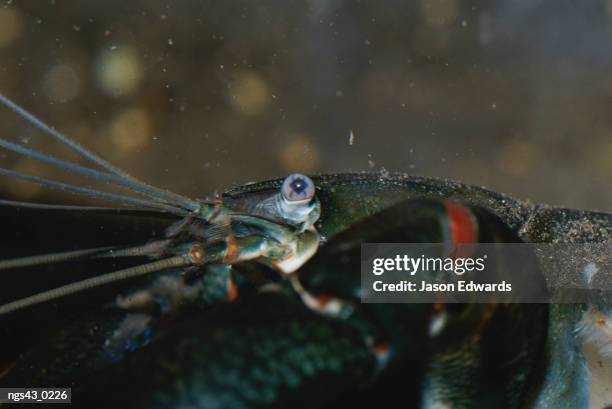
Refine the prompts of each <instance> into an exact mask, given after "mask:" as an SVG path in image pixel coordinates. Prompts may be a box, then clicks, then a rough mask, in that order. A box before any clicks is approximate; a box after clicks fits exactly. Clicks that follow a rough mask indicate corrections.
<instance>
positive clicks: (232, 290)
mask: <svg viewBox="0 0 612 409" xmlns="http://www.w3.org/2000/svg"><path fill="white" fill-rule="evenodd" d="M237 298H238V287H237V286H236V284H235V283H234V281H233V280H231V279H230V280H229V283H228V285H227V301H229V302H232V301H234V300H236V299H237Z"/></svg>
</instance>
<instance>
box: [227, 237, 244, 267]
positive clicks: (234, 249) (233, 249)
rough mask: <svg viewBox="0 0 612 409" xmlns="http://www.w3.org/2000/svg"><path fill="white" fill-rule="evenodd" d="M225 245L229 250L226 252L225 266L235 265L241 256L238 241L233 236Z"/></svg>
mask: <svg viewBox="0 0 612 409" xmlns="http://www.w3.org/2000/svg"><path fill="white" fill-rule="evenodd" d="M225 244H226V245H227V249H226V250H225V257H223V262H224V263H225V264H233V263H234V262H235V261H236V260H237V259H238V256H239V255H240V248H239V247H238V243H236V239H235V238H234V237H232V236H229V237H228V238H227V240H226V241H225Z"/></svg>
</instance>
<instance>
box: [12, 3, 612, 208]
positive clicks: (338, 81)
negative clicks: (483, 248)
mask: <svg viewBox="0 0 612 409" xmlns="http://www.w3.org/2000/svg"><path fill="white" fill-rule="evenodd" d="M0 92H2V93H4V94H6V95H8V96H9V97H11V98H13V99H14V100H16V101H17V102H19V103H20V104H22V105H23V106H25V107H26V108H27V109H29V110H31V111H32V112H34V113H35V114H37V115H39V116H40V117H42V118H43V119H45V120H46V121H48V122H50V123H51V124H53V125H54V126H56V127H57V128H58V129H60V130H62V131H64V132H65V133H66V134H68V135H70V136H72V137H73V138H75V139H77V140H78V141H80V142H81V143H82V144H84V145H86V146H88V147H90V148H92V149H94V150H95V151H97V152H99V153H100V154H102V155H103V156H104V157H106V158H108V159H110V160H111V161H112V162H114V163H115V164H117V165H119V166H121V167H123V168H125V169H126V170H128V171H130V172H131V173H133V174H134V175H136V176H138V177H140V178H143V179H145V180H147V181H150V182H152V183H154V184H157V185H161V186H164V187H167V188H170V189H172V190H174V191H177V192H180V193H185V194H189V195H192V196H198V197H202V196H206V195H207V194H210V193H212V192H214V191H221V190H223V189H224V188H225V187H228V186H230V185H235V184H241V183H244V182H247V181H254V180H261V179H267V178H271V177H278V176H283V175H285V174H287V173H289V172H294V171H300V172H307V173H312V172H331V171H376V172H383V173H384V172H386V171H400V172H406V173H409V174H419V175H428V176H442V177H449V178H453V179H456V180H460V181H463V182H466V183H471V184H476V185H486V186H487V187H490V188H492V189H494V190H498V191H503V192H506V193H509V194H512V195H514V196H516V197H519V198H524V199H531V200H533V201H537V202H547V203H551V204H557V205H566V206H572V207H579V208H599V209H601V210H607V211H610V210H611V207H610V203H612V189H611V180H612V178H611V177H612V115H611V114H612V1H593V0H588V1H582V2H580V3H576V2H573V1H556V0H546V1H544V0H540V1H527V0H521V1H512V2H499V3H495V4H493V3H491V2H485V1H461V0H445V1H438V0H435V1H434V0H420V1H414V2H405V1H384V2H379V1H362V2H359V1H339V2H328V1H324V0H310V1H276V2H252V1H246V0H245V1H232V2H214V1H181V2H170V1H156V0H148V1H144V0H143V1H129V2H128V1H119V0H105V1H84V0H80V1H66V0H64V1H50V0H44V1H40V0H26V1H7V0H2V2H1V3H0ZM351 133H352V135H353V137H351ZM0 134H1V135H2V137H5V138H8V139H10V140H13V141H18V142H21V143H25V144H27V145H28V146H29V147H31V148H35V149H39V150H44V151H46V152H50V153H53V154H54V155H58V156H62V157H68V158H72V159H74V158H75V157H74V155H72V154H70V153H69V152H66V151H65V149H63V148H61V147H59V146H58V145H57V144H51V143H49V141H48V139H46V138H44V137H43V136H42V135H41V134H39V133H38V132H36V131H34V130H33V129H32V128H30V127H27V126H24V124H23V122H20V121H19V120H18V119H17V117H16V116H15V115H12V114H9V113H8V112H6V111H5V110H2V111H0ZM0 163H1V166H6V167H10V168H13V169H17V170H20V171H23V172H28V173H34V174H38V175H45V176H52V177H63V175H62V174H61V173H59V172H57V171H55V170H53V169H51V168H48V167H44V166H42V165H40V164H38V163H36V162H33V161H30V160H24V159H20V158H17V157H15V156H13V155H10V154H5V153H0ZM67 180H76V179H72V178H70V177H68V179H67ZM78 180H82V179H78ZM0 194H1V196H2V197H11V198H17V199H22V200H31V201H34V200H39V201H56V202H57V201H58V200H61V201H62V202H66V201H68V200H77V199H76V198H74V197H72V196H62V197H58V194H57V193H49V191H47V190H45V189H42V188H38V187H35V186H34V187H33V186H31V185H25V184H20V183H16V182H13V181H10V180H7V179H3V180H2V181H1V182H0Z"/></svg>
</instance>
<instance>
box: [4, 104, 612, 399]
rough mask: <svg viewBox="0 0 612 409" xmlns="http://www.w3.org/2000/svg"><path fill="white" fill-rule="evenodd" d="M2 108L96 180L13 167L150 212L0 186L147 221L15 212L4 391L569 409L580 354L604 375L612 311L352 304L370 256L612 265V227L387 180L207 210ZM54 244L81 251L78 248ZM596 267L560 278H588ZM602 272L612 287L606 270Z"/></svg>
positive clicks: (605, 221) (485, 195) (444, 184)
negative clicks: (588, 246) (529, 253)
mask: <svg viewBox="0 0 612 409" xmlns="http://www.w3.org/2000/svg"><path fill="white" fill-rule="evenodd" d="M1 100H2V102H3V104H4V105H5V106H8V107H9V108H12V109H13V110H14V111H16V112H18V113H19V114H21V115H22V116H23V117H24V118H26V119H27V120H29V122H30V123H32V124H34V125H36V126H38V127H39V128H41V129H42V130H44V131H45V132H47V133H48V134H51V135H52V136H54V137H56V139H59V140H60V141H61V142H63V143H64V144H66V145H68V146H70V147H72V148H73V149H76V150H77V151H78V152H79V153H81V154H82V155H83V156H84V157H85V158H87V159H89V160H90V161H92V162H94V163H96V164H97V165H98V166H99V167H101V169H102V170H101V171H98V170H94V169H91V168H85V167H81V166H76V165H73V164H71V163H67V162H63V161H60V160H58V159H55V158H52V157H49V156H46V155H43V154H39V153H37V152H34V151H31V150H29V149H26V148H24V147H23V146H19V145H15V144H12V143H10V142H7V141H3V140H0V145H2V147H4V148H5V149H9V150H12V151H15V152H17V153H19V154H22V155H24V156H27V157H30V158H32V159H37V160H43V161H46V162H48V163H51V164H53V165H56V166H59V167H63V168H64V169H67V170H69V171H72V172H73V173H76V174H80V175H83V176H88V177H92V178H95V179H98V180H100V181H103V182H106V183H109V184H114V185H117V186H122V187H126V188H128V189H129V190H130V191H131V192H132V193H140V194H141V195H142V196H144V197H145V198H144V199H142V198H134V197H133V196H123V195H118V194H114V193H106V192H103V191H97V190H93V189H91V188H84V187H80V186H72V185H68V184H64V183H60V182H55V181H50V180H46V179H42V178H37V177H32V176H27V175H22V174H19V173H16V172H14V171H10V170H6V169H2V170H0V173H1V174H2V175H4V176H9V177H13V178H20V179H25V180H27V181H31V182H35V183H40V184H43V185H46V186H50V187H56V188H61V189H64V190H69V191H74V192H76V193H81V194H87V195H90V196H94V197H99V198H101V199H106V200H111V201H116V202H119V203H123V204H129V205H134V206H137V207H142V208H145V209H147V210H125V209H112V208H86V207H69V206H55V205H39V204H27V203H17V202H10V201H4V202H2V206H1V207H0V220H2V224H3V229H4V231H5V232H13V234H12V235H11V236H8V237H7V235H4V236H3V239H2V240H3V241H2V253H1V255H2V257H1V258H2V260H0V270H2V271H1V274H2V276H3V283H4V282H6V283H7V284H6V285H3V286H2V289H3V291H2V294H0V297H2V298H1V300H0V301H1V303H0V325H1V326H0V336H1V337H2V339H3V344H2V346H3V347H2V350H1V351H0V386H3V387H4V386H14V387H24V386H28V387H30V386H41V387H43V386H65V387H68V386H71V387H72V388H73V401H72V402H73V405H77V406H82V407H101V408H102V407H116V406H129V407H142V408H157V407H159V408H168V407H176V408H187V407H189V408H192V407H202V408H248V407H264V406H265V407H273V406H276V407H308V408H310V407H332V406H334V405H337V404H343V405H346V404H352V405H356V406H366V405H371V404H378V405H391V404H392V403H394V402H396V401H397V399H400V398H401V399H402V402H403V404H404V405H405V406H406V407H424V408H538V409H542V408H560V409H564V408H566V409H570V408H583V407H584V408H586V407H588V405H589V400H590V399H591V398H592V394H593V391H592V390H593V386H592V384H593V381H592V380H591V379H590V377H589V369H590V368H587V360H586V359H585V356H584V352H583V343H588V342H589V341H592V342H591V344H596V346H597V348H596V350H597V351H596V352H597V353H598V356H600V358H601V359H600V362H602V363H601V365H609V364H608V363H604V362H605V360H606V359H609V358H610V356H607V357H606V356H605V355H606V354H610V348H611V345H612V340H611V339H610V338H606V337H609V336H610V334H611V331H610V327H611V326H612V324H611V320H612V317H611V315H610V314H611V311H610V303H605V302H604V303H600V304H598V305H597V306H592V305H586V304H558V305H556V304H552V305H546V304H465V305H453V304H448V305H444V304H360V302H359V301H360V297H359V292H360V277H359V263H360V258H359V253H360V245H361V243H362V242H381V243H382V242H398V243H399V242H415V243H416V242H423V243H436V242H451V243H460V242H521V241H526V242H561V243H580V242H587V243H602V244H603V245H604V254H603V255H604V256H606V255H608V256H609V249H610V247H609V244H610V240H611V237H612V215H611V214H609V213H596V212H585V211H579V210H570V209H557V208H551V207H548V206H545V205H531V204H528V203H524V202H521V201H517V200H514V199H512V198H510V197H507V196H505V195H502V194H498V193H495V192H491V191H488V190H486V189H483V188H477V187H472V186H467V185H463V184H460V183H456V182H450V181H444V180H437V179H431V178H422V177H412V176H406V175H389V176H384V177H383V176H381V175H379V174H332V175H321V176H313V177H311V178H309V177H306V176H303V175H298V174H294V175H290V176H288V177H287V178H285V179H283V180H281V179H279V180H272V181H267V182H261V183H255V184H249V185H245V186H242V187H238V188H235V189H231V190H229V191H227V192H225V193H224V194H223V195H222V196H221V197H220V198H219V200H214V201H210V202H207V201H196V200H192V199H189V198H186V197H183V196H179V195H176V194H173V193H170V192H167V191H164V190H161V189H157V188H154V187H152V186H149V185H146V184H144V183H142V182H139V181H137V180H135V179H134V178H132V177H130V176H128V175H127V174H125V173H124V172H122V171H120V170H118V169H116V168H114V167H112V166H111V165H109V164H108V163H106V162H105V161H103V160H102V159H100V158H98V157H97V156H95V155H93V154H91V153H90V152H88V151H86V150H84V149H83V148H82V147H80V146H78V145H76V144H74V143H73V142H71V141H70V140H68V139H66V138H65V137H64V136H62V135H60V134H58V133H57V132H55V131H54V130H52V129H51V128H49V127H47V126H46V125H44V124H43V123H41V122H40V121H38V120H37V119H36V118H34V117H33V116H31V115H30V114H28V113H27V112H25V111H23V110H22V109H21V108H20V107H18V106H16V105H15V104H13V103H12V102H10V101H9V100H7V99H6V98H4V97H2V98H1ZM58 235H61V236H63V237H73V238H74V240H73V241H70V245H69V246H68V247H69V248H66V243H65V242H63V241H62V240H58ZM34 238H35V240H34ZM597 256H598V257H599V256H600V255H597ZM593 257H595V255H594V256H593ZM592 261H593V260H589V259H585V258H581V259H579V260H576V259H572V260H570V261H568V263H567V264H566V265H564V266H561V269H562V270H564V271H563V273H566V274H570V275H571V274H575V275H576V274H577V275H580V274H581V271H577V269H579V268H580V267H583V266H584V265H588V264H589V263H591V262H592ZM525 263H529V264H531V265H533V266H535V268H536V269H539V268H541V269H542V272H541V274H538V275H535V276H533V283H534V286H543V287H546V285H547V283H546V278H547V276H548V275H549V273H550V271H547V269H548V268H549V267H547V264H546V263H545V262H544V261H543V260H538V259H537V258H536V256H535V255H534V258H533V259H532V260H526V261H525ZM539 264H541V266H539ZM597 266H598V267H597V279H598V280H607V281H605V282H609V279H610V274H611V271H610V269H609V265H607V264H605V263H604V264H601V263H600V262H599V261H598V264H597ZM538 271H539V270H538ZM42 275H44V276H45V277H44V282H43V280H42V279H40V277H41V276H42ZM67 283H68V284H67ZM102 284H106V285H105V286H101V285H102ZM94 287H95V288H96V291H91V288H94ZM49 288H55V289H54V290H49ZM32 294H35V295H32ZM67 295H70V297H67ZM609 301H611V302H612V300H609ZM440 317H444V320H442V321H441V320H440ZM591 321H592V322H591ZM441 322H442V324H440V323H441ZM593 340H595V341H593ZM605 381H606V380H605V379H604V382H605ZM607 392H608V393H610V390H609V389H608V390H607Z"/></svg>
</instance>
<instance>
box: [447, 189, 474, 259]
mask: <svg viewBox="0 0 612 409" xmlns="http://www.w3.org/2000/svg"><path fill="white" fill-rule="evenodd" d="M444 206H445V207H446V213H447V215H448V224H449V229H450V238H451V243H452V244H453V246H454V248H453V251H452V253H451V256H452V257H454V258H460V257H466V256H469V255H470V254H471V253H472V252H473V251H474V249H473V247H472V246H466V244H470V243H476V242H477V241H478V225H477V224H476V219H475V218H474V216H473V215H472V212H471V211H470V210H469V209H467V208H465V207H463V206H460V205H458V204H456V203H453V202H449V201H446V202H444ZM458 245H462V246H461V247H458Z"/></svg>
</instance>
